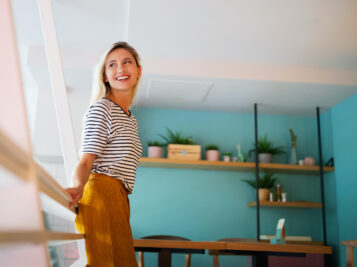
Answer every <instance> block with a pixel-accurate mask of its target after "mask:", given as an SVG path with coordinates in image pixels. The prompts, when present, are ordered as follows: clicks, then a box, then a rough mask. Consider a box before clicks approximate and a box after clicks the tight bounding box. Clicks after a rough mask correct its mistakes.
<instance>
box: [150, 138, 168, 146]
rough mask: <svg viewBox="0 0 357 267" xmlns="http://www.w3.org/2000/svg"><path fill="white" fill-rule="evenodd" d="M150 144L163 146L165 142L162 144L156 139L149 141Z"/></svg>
mask: <svg viewBox="0 0 357 267" xmlns="http://www.w3.org/2000/svg"><path fill="white" fill-rule="evenodd" d="M148 146H161V147H163V146H165V144H162V143H160V142H159V141H156V140H155V141H150V142H148Z"/></svg>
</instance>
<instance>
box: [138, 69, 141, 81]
mask: <svg viewBox="0 0 357 267" xmlns="http://www.w3.org/2000/svg"><path fill="white" fill-rule="evenodd" d="M140 77H141V66H140V67H138V79H139V78H140Z"/></svg>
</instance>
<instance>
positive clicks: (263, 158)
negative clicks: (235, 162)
mask: <svg viewBox="0 0 357 267" xmlns="http://www.w3.org/2000/svg"><path fill="white" fill-rule="evenodd" d="M253 146H255V144H254V143H253ZM252 152H255V148H253V149H251V150H249V154H251V153H252ZM284 153H285V150H284V147H283V146H277V147H275V146H274V145H273V143H272V142H270V141H268V137H267V134H265V135H264V137H260V138H259V139H258V159H259V162H261V163H270V162H271V159H272V156H273V155H279V154H284Z"/></svg>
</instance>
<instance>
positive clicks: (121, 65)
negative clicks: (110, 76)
mask: <svg viewBox="0 0 357 267" xmlns="http://www.w3.org/2000/svg"><path fill="white" fill-rule="evenodd" d="M124 66H125V65H124V64H122V63H120V64H118V66H117V70H118V71H120V72H121V71H122V70H123V69H124Z"/></svg>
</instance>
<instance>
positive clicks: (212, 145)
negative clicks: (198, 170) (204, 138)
mask: <svg viewBox="0 0 357 267" xmlns="http://www.w3.org/2000/svg"><path fill="white" fill-rule="evenodd" d="M207 150H219V147H218V146H217V145H215V144H209V145H207V146H206V151H207Z"/></svg>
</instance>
